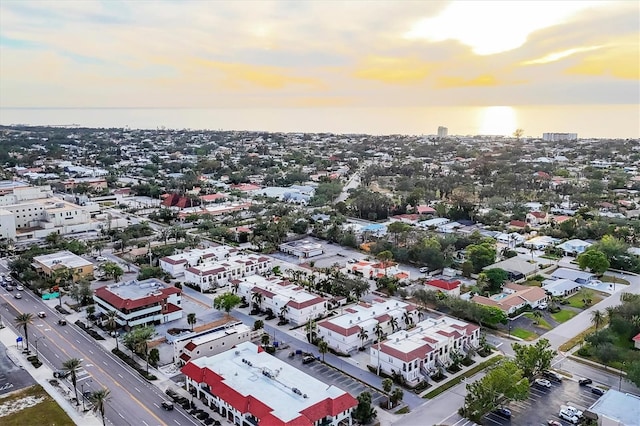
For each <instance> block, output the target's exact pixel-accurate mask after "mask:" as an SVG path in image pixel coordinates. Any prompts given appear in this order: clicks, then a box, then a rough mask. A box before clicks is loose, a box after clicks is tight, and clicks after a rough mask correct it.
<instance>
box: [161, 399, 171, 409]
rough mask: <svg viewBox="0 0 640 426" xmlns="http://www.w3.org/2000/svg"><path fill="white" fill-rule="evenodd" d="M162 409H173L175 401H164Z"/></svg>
mask: <svg viewBox="0 0 640 426" xmlns="http://www.w3.org/2000/svg"><path fill="white" fill-rule="evenodd" d="M162 409H163V410H167V411H171V410H173V403H172V402H169V401H162Z"/></svg>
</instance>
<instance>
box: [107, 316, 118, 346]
mask: <svg viewBox="0 0 640 426" xmlns="http://www.w3.org/2000/svg"><path fill="white" fill-rule="evenodd" d="M105 317H106V325H107V328H108V329H109V330H111V332H114V331H116V329H117V328H118V322H117V321H116V320H117V319H118V313H117V312H116V311H109V312H107V314H106V315H105ZM114 339H116V349H118V350H120V348H118V336H117V335H116V336H114Z"/></svg>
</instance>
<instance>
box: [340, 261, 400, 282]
mask: <svg viewBox="0 0 640 426" xmlns="http://www.w3.org/2000/svg"><path fill="white" fill-rule="evenodd" d="M346 269H347V272H349V273H351V274H355V275H359V276H361V277H365V278H369V279H378V278H382V277H395V278H397V279H398V280H400V281H402V280H408V279H409V276H410V273H409V271H405V270H402V269H400V266H399V265H398V264H397V263H395V262H370V261H367V260H360V261H358V262H356V263H351V264H348V265H347V266H346Z"/></svg>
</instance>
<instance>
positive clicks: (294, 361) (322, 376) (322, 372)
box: [277, 351, 386, 407]
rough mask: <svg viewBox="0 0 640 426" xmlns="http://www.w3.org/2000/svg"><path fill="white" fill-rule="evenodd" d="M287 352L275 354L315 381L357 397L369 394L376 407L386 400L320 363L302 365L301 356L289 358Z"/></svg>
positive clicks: (366, 387)
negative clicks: (365, 393) (364, 393)
mask: <svg viewBox="0 0 640 426" xmlns="http://www.w3.org/2000/svg"><path fill="white" fill-rule="evenodd" d="M288 354H289V351H279V352H277V357H278V358H280V359H281V360H282V361H284V362H286V363H288V364H291V365H293V366H294V367H296V368H298V369H299V370H301V371H304V372H305V373H307V374H309V375H310V376H313V377H315V378H316V379H318V380H320V381H322V382H324V383H327V384H331V385H334V386H337V387H338V388H340V389H342V390H343V391H346V392H349V393H350V394H351V395H353V396H358V395H360V394H361V393H362V392H369V393H370V394H371V401H372V402H371V404H372V405H374V406H376V407H378V406H379V404H380V402H382V401H384V400H385V399H386V398H385V397H384V396H383V395H382V394H381V393H380V392H378V391H376V390H374V389H371V388H369V387H368V386H365V385H363V384H362V383H361V382H359V381H357V380H354V379H353V378H352V377H351V376H348V375H346V374H344V373H342V372H341V371H338V370H336V369H335V368H332V367H329V366H328V365H325V364H323V363H322V362H320V361H315V362H312V363H309V364H303V363H302V358H303V356H302V355H296V356H295V357H294V358H289V356H288Z"/></svg>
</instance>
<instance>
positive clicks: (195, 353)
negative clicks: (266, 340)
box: [167, 322, 262, 366]
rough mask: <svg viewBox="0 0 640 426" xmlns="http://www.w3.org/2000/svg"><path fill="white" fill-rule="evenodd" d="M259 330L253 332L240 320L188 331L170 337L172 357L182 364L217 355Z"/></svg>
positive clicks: (254, 334) (250, 337) (246, 340)
mask: <svg viewBox="0 0 640 426" xmlns="http://www.w3.org/2000/svg"><path fill="white" fill-rule="evenodd" d="M261 332H262V330H258V331H256V332H253V330H252V328H251V327H249V326H247V325H245V324H243V323H241V322H230V323H227V324H223V325H221V326H219V327H216V328H213V329H209V330H205V331H202V332H199V333H193V332H190V333H187V334H186V335H184V336H181V337H178V338H176V339H172V343H173V353H174V357H173V359H174V360H175V363H176V364H178V365H180V366H183V365H185V364H186V363H187V362H189V361H192V360H194V359H198V358H202V357H206V356H213V355H217V354H219V353H221V352H224V351H226V350H229V349H230V348H233V347H234V346H236V345H238V344H240V343H243V342H248V341H250V340H251V339H252V338H254V337H257V334H259V333H261ZM167 340H169V339H167Z"/></svg>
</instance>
